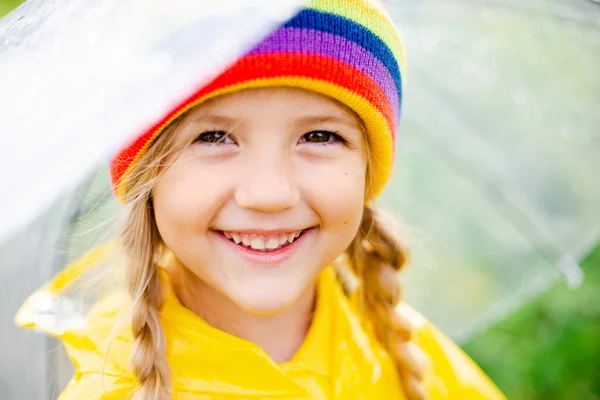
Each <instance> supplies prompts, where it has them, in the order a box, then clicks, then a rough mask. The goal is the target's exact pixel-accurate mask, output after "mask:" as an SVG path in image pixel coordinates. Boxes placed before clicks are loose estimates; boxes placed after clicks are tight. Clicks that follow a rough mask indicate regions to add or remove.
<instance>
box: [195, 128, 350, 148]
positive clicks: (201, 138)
mask: <svg viewBox="0 0 600 400" xmlns="http://www.w3.org/2000/svg"><path fill="white" fill-rule="evenodd" d="M316 133H321V134H325V135H330V139H331V140H328V141H326V142H309V141H308V140H305V139H306V137H307V136H308V135H311V134H316ZM217 135H222V136H221V137H219V138H217V139H216V140H215V139H213V140H205V139H208V138H209V137H212V138H214V137H215V136H217ZM227 139H230V140H233V139H232V138H231V137H230V135H229V134H228V133H227V132H225V131H208V132H203V133H201V134H200V135H198V137H197V138H196V139H195V140H194V142H193V143H198V142H201V143H203V144H205V145H208V146H220V145H225V144H229V143H224V141H225V140H227ZM298 143H313V144H316V145H318V146H330V145H333V144H335V143H341V144H344V145H345V144H347V143H348V142H347V141H346V140H345V139H344V138H343V137H341V136H340V135H339V134H337V133H336V132H330V131H325V130H317V131H310V132H307V133H305V134H304V135H302V137H301V138H300V141H299V142H298Z"/></svg>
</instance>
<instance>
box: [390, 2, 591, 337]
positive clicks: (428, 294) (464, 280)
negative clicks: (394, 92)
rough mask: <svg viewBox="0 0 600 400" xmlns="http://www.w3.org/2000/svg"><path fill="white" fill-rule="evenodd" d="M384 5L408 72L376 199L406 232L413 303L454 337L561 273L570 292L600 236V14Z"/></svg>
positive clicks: (484, 5)
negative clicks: (388, 172) (387, 176)
mask: <svg viewBox="0 0 600 400" xmlns="http://www.w3.org/2000/svg"><path fill="white" fill-rule="evenodd" d="M388 7H389V9H390V11H391V13H392V17H393V18H394V20H395V21H396V22H397V24H398V26H399V27H400V28H401V30H402V32H403V33H404V41H405V43H406V52H407V60H408V64H409V68H408V72H409V73H408V78H407V79H406V90H405V96H404V103H403V115H402V120H401V121H402V122H401V127H400V139H399V143H398V150H397V151H398V158H399V160H400V161H399V163H400V165H399V168H397V173H396V176H395V179H394V181H393V183H392V185H390V189H389V190H388V192H387V193H386V196H384V199H383V201H382V203H383V204H384V205H385V206H387V207H388V208H390V209H392V210H393V211H394V212H395V213H396V214H397V215H399V216H400V217H401V218H402V219H403V220H404V221H406V222H407V223H408V225H409V226H411V227H412V229H413V231H412V232H409V235H408V236H407V238H409V239H410V238H412V239H411V243H412V249H413V253H414V259H413V265H412V267H411V269H410V271H409V273H408V275H407V280H408V282H407V288H408V289H407V290H408V296H409V298H410V300H411V301H412V302H413V303H415V304H416V305H417V306H419V307H420V309H422V310H424V311H425V313H426V314H427V315H428V316H430V317H431V318H432V319H433V320H434V321H436V322H437V323H439V324H440V325H441V326H443V327H444V328H445V329H446V330H447V331H448V332H449V333H451V334H452V335H453V336H454V337H457V338H458V337H464V336H465V335H469V334H472V333H473V330H475V329H478V328H481V327H483V326H485V325H486V324H488V323H490V322H492V321H494V320H495V319H497V318H498V317H500V316H501V315H503V314H504V313H506V312H508V311H510V310H512V309H514V308H515V307H516V306H518V305H519V304H521V303H522V302H523V301H525V300H526V299H527V298H528V297H529V296H531V295H534V294H536V293H538V292H539V291H541V290H544V289H545V288H546V287H548V285H549V284H551V283H552V282H554V281H555V280H556V279H557V278H560V277H561V276H566V278H567V279H568V281H569V282H570V283H571V284H573V285H577V283H578V282H579V281H580V280H581V279H582V275H581V270H580V269H579V268H578V266H577V260H578V259H579V258H580V257H581V256H583V255H585V253H586V252H587V251H588V250H589V249H590V247H591V246H593V245H594V244H595V243H597V242H598V240H600V184H598V182H599V180H598V171H600V157H598V154H600V113H599V112H598V107H599V106H600V73H599V72H598V65H600V6H599V5H598V4H594V3H593V2H590V1H583V0H581V1H568V2H565V1H558V0H544V1H537V0H536V1H533V0H527V1H488V2H474V1H462V0H461V1H458V0H446V1H444V2H439V1H433V0H429V1H428V0H425V1H415V0H400V1H388ZM440 298H441V299H444V300H443V301H436V299H440Z"/></svg>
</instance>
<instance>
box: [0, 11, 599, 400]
mask: <svg viewBox="0 0 600 400" xmlns="http://www.w3.org/2000/svg"><path fill="white" fill-rule="evenodd" d="M163 1H164V0H163ZM154 2H155V3H156V6H157V7H159V8H156V9H157V10H161V8H160V7H161V5H162V6H165V4H166V2H164V3H163V2H161V0H154ZM192 3H193V5H192ZM261 3H263V4H261ZM297 3H301V2H295V1H292V0H289V1H286V2H268V5H269V6H268V7H266V6H265V4H267V1H266V0H265V1H262V2H261V1H247V0H244V1H241V0H240V1H222V2H219V4H212V3H210V6H211V7H209V8H208V11H207V9H206V7H205V8H204V9H203V10H202V12H198V10H199V9H200V8H201V7H197V2H189V3H188V2H186V1H182V2H181V3H179V2H168V4H169V7H173V5H174V4H177V5H179V4H181V7H182V8H181V9H179V12H180V14H178V13H177V12H175V11H173V10H169V13H173V18H171V19H167V20H168V21H171V22H169V23H166V22H165V25H164V26H162V25H161V26H160V29H158V30H155V29H149V26H153V25H152V24H153V23H155V22H156V21H161V20H162V19H161V18H159V16H161V14H160V13H157V15H145V16H143V18H142V17H141V16H139V15H137V13H136V9H135V7H136V6H135V4H136V3H135V2H133V3H122V2H121V3H118V2H111V1H100V0H85V1H81V0H79V1H71V0H62V1H61V2H47V3H45V2H42V1H31V0H30V1H29V2H28V3H26V5H24V6H22V7H21V8H20V9H19V10H17V11H16V12H15V13H13V14H11V15H10V16H9V17H8V19H5V20H2V21H0V87H2V88H3V90H2V91H1V92H0V110H2V113H3V114H2V119H3V122H4V123H3V127H2V128H1V129H2V130H3V132H10V134H8V135H7V134H3V135H1V136H0V156H1V157H0V160H2V161H1V162H2V163H3V164H2V166H3V167H4V168H3V171H5V172H3V173H2V174H0V183H1V184H2V185H3V188H5V193H16V195H15V196H10V197H9V196H3V197H2V198H1V199H0V201H1V203H0V213H1V214H0V218H1V220H2V221H3V225H2V226H0V228H1V230H0V241H2V239H3V238H8V237H9V236H11V235H13V234H14V232H16V231H18V230H21V236H19V237H20V239H19V240H20V241H21V242H20V243H24V242H27V241H28V240H29V241H30V243H31V246H35V243H40V242H44V240H42V239H44V238H48V240H49V241H50V242H51V243H52V244H53V245H52V246H47V247H44V248H42V247H31V246H30V247H27V246H17V245H15V242H14V241H15V240H16V239H15V237H14V236H13V238H12V239H11V241H5V242H4V243H5V244H4V245H3V246H2V248H1V249H0V258H1V259H2V263H1V265H0V272H3V273H4V274H5V275H4V276H5V277H7V280H5V281H10V282H14V283H15V284H14V285H12V284H11V286H12V289H13V290H14V292H13V293H18V295H17V297H19V298H20V299H22V297H23V296H24V291H25V290H27V291H30V290H31V287H35V286H33V284H32V283H31V282H29V284H28V285H27V288H25V289H23V286H19V285H18V282H19V279H20V278H19V277H22V276H24V274H25V272H24V271H29V272H27V274H28V276H31V277H32V279H33V280H37V283H42V282H43V281H45V280H47V278H48V277H49V274H50V271H52V272H56V271H57V270H58V269H60V268H62V267H63V266H64V265H65V264H66V263H68V261H70V260H72V259H73V258H74V257H75V256H77V255H81V254H82V253H84V252H85V251H87V250H89V249H90V248H91V247H92V246H93V245H96V244H97V243H98V242H99V241H102V239H103V238H106V237H110V236H112V232H113V231H112V230H111V228H113V227H115V226H116V225H117V224H116V221H115V218H114V216H115V215H117V214H119V210H120V209H121V207H120V205H119V204H118V203H117V202H116V201H115V200H114V198H113V197H111V195H110V189H109V184H108V177H107V174H106V165H105V162H106V159H107V158H108V156H109V155H110V154H111V153H112V151H114V149H115V147H116V146H117V144H118V143H120V142H121V141H122V140H123V139H124V138H126V137H127V135H128V134H130V133H131V132H136V131H139V129H138V128H140V127H144V126H145V125H146V124H148V123H149V122H150V121H151V120H152V118H153V117H154V116H155V115H156V114H157V113H160V112H161V110H164V109H165V108H167V106H168V105H169V104H172V102H173V101H176V100H177V99H180V98H182V97H185V95H187V94H189V90H188V89H189V88H190V87H193V86H194V85H199V84H201V82H203V81H205V80H206V79H208V78H210V76H213V75H214V74H215V73H217V72H218V71H219V70H220V68H223V66H225V65H227V63H228V62H229V61H231V60H232V59H233V58H234V57H235V56H236V55H237V54H239V53H240V52H241V51H243V50H244V49H245V48H247V47H248V46H250V45H251V43H253V42H255V41H256V40H258V38H260V37H261V36H262V35H264V34H265V33H266V32H268V30H269V28H272V27H273V26H274V25H276V24H277V23H278V22H279V21H281V20H283V19H285V18H286V17H287V16H289V15H291V13H293V10H294V8H295V7H296V6H298V4H297ZM387 3H388V4H387V5H388V8H389V9H390V11H391V14H392V17H393V19H394V20H395V21H396V22H397V24H398V26H399V28H400V30H401V32H403V36H404V41H405V44H406V51H407V59H408V64H409V69H408V77H407V79H406V81H405V82H406V89H405V96H404V103H403V109H402V114H403V115H402V122H401V128H400V134H399V140H398V149H397V152H398V153H397V154H398V165H397V169H396V173H395V176H394V178H393V181H392V184H391V185H390V187H389V189H388V190H387V191H386V192H385V193H384V196H383V197H382V198H381V200H380V202H379V204H380V205H382V206H384V207H385V208H387V209H389V210H391V211H392V213H394V214H396V215H397V216H398V217H400V219H401V220H402V221H404V223H405V225H406V227H410V228H404V229H403V232H404V237H405V239H406V241H407V242H408V244H409V245H410V247H411V249H412V251H413V261H412V265H411V267H410V269H409V270H408V272H407V274H406V275H405V280H406V287H407V296H408V300H409V302H411V303H412V304H413V305H414V306H415V307H416V308H418V309H419V310H420V311H422V312H423V313H424V314H425V315H426V316H427V317H429V318H430V319H431V320H433V322H435V323H436V324H438V325H439V326H440V327H441V328H442V329H444V330H445V331H446V332H447V333H449V334H450V335H451V336H452V337H454V338H456V339H459V340H460V339H462V338H465V337H467V336H469V335H471V334H472V333H473V332H475V331H476V330H477V329H481V328H482V327H484V326H486V324H489V323H490V322H492V321H494V320H496V319H497V318H499V317H500V316H501V315H503V314H504V313H506V312H508V311H509V310H511V309H514V307H516V306H518V305H519V304H520V303H522V302H523V301H525V299H527V298H528V297H530V296H532V295H534V294H536V293H538V292H539V291H541V290H544V289H545V288H546V287H547V286H548V285H550V284H551V283H552V282H554V281H556V279H559V278H560V277H565V276H566V277H567V278H568V280H569V282H570V283H571V284H573V285H577V283H578V282H580V280H581V279H582V275H581V274H582V273H581V270H580V269H579V267H578V266H577V260H578V259H579V258H580V257H581V256H582V255H583V254H584V253H585V252H586V251H587V250H588V249H589V248H590V246H592V245H593V244H595V243H596V242H597V241H598V240H599V239H600V228H599V227H600V185H598V184H597V181H598V179H597V176H596V171H598V170H600V159H599V158H598V157H597V154H599V151H600V131H599V129H598V127H599V126H600V114H599V113H598V112H597V107H598V105H600V80H599V74H598V73H597V68H596V67H595V66H597V65H600V7H598V6H597V5H595V4H593V3H592V2H589V1H587V2H586V1H583V0H580V1H570V2H564V1H559V0H540V1H533V0H527V1H519V2H516V1H488V2H474V1H466V2H465V1H459V0H446V1H444V2H439V1H434V0H418V1H417V0H400V1H388V2H387ZM59 4H60V5H64V7H66V8H65V9H64V10H63V9H62V8H56V7H58V5H59ZM144 4H145V6H146V3H144ZM208 4H209V2H206V5H208ZM230 6H231V7H230ZM254 6H256V7H254ZM61 7H62V6H61ZM165 7H166V6H165ZM186 7H187V8H186ZM213 7H214V8H213ZM228 7H229V8H228ZM246 7H248V8H246ZM175 8H176V9H178V8H177V7H175ZM145 9H146V7H145ZM165 10H166V9H165V8H163V9H162V11H165ZM162 11H161V12H162ZM250 12H251V13H253V14H249V13H250ZM142 14H143V13H142ZM246 15H252V16H253V18H243V17H244V16H246ZM130 21H131V22H132V25H131V27H130V28H128V26H129V25H128V24H127V23H126V22H130ZM173 21H175V22H173ZM177 21H179V22H177ZM171 23H172V24H174V25H170V24H171ZM56 24H62V25H61V26H63V25H64V28H63V29H60V30H59V29H57V25H56ZM174 26H175V27H174ZM52 27H54V28H52ZM186 27H187V28H186ZM184 28H185V29H184ZM155 35H156V36H155ZM190 36H191V37H193V38H198V37H201V38H203V40H193V41H191V42H190V41H189V40H186V38H188V39H189V37H190ZM157 37H162V38H167V39H163V40H159V41H157V39H156V38H157ZM242 38H243V39H242ZM71 42H72V43H71ZM157 43H159V44H157ZM191 48H193V49H194V51H187V50H188V49H191ZM224 49H225V50H227V51H226V52H225V54H223V51H224ZM92 50H93V51H92ZM229 50H231V51H229ZM207 54H212V55H214V57H208V56H207ZM108 55H112V56H114V59H111V58H110V57H108ZM42 72H44V73H42ZM4 88H8V89H7V90H5V89H4ZM82 98H85V99H86V101H85V102H82V101H81V99H82ZM67 110H68V111H67ZM66 149H70V151H69V152H68V156H66V154H67V153H66ZM23 154H31V158H30V159H26V158H25V157H23ZM99 165H100V166H99ZM9 167H10V168H9ZM60 196H62V197H60ZM67 201H70V203H67ZM51 204H54V205H52V206H50V205H51ZM66 204H69V205H68V207H67V206H66ZM65 207H66V208H68V210H65ZM43 210H46V211H43ZM79 215H86V218H84V219H82V220H81V221H79V222H78V223H73V224H71V221H73V220H74V219H75V217H77V216H79ZM57 218H58V219H59V220H60V221H59V222H58V221H57ZM34 220H35V221H36V222H35V224H34V225H31V226H30V228H29V229H28V230H24V231H23V229H24V227H25V226H27V224H28V223H30V222H31V221H34ZM5 221H7V222H8V223H6V224H5V223H4V222H5ZM99 223H100V228H95V227H96V226H97V225H98V224H99ZM64 227H68V228H66V229H65V228H64ZM107 232H108V233H107ZM36 235H37V236H36ZM106 235H108V236H106ZM32 237H38V238H40V241H38V242H35V241H31V240H30V239H31V238H32ZM65 238H66V239H65ZM41 252H46V254H48V255H53V254H55V253H58V254H61V255H62V257H58V258H55V257H51V258H50V257H48V259H51V260H52V263H53V264H52V266H49V267H44V268H43V269H41V266H40V264H39V260H41V259H44V257H43V256H42V255H41V254H40V253H41ZM5 260H6V262H5ZM36 271H43V273H42V274H39V273H37V274H36ZM19 287H21V288H22V289H21V291H20V292H17V291H18V290H20V289H18V288H19ZM34 300H35V301H34V302H31V303H30V304H31V306H32V308H31V309H30V311H32V313H30V314H29V315H28V316H27V317H28V318H30V319H32V320H36V321H37V322H40V323H42V324H45V327H46V329H48V330H61V329H64V327H65V326H68V325H69V324H79V323H81V321H82V319H81V318H83V317H84V316H85V309H81V308H78V307H76V306H74V305H76V304H79V303H81V293H78V292H77V293H76V292H72V291H69V290H64V291H63V292H62V297H61V298H60V299H57V298H54V299H48V298H43V297H39V296H38V297H36V298H35V299H34ZM11 304H12V303H11ZM0 311H2V313H4V311H3V310H0ZM14 311H15V308H11V309H10V310H8V312H7V314H8V313H14ZM0 322H1V323H4V321H0ZM15 338H16V334H15ZM0 354H9V353H4V352H2V351H0ZM15 359H16V356H15V357H13V359H9V360H7V362H6V363H5V362H2V363H0V364H1V365H10V363H9V361H14V360H15ZM22 397H23V396H22ZM29 397H32V396H29ZM33 397H35V398H38V397H36V396H33ZM23 398H28V396H25V397H23Z"/></svg>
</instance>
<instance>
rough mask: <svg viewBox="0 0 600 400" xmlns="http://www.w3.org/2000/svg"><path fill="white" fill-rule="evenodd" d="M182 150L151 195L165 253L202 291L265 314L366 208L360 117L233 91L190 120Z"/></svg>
mask: <svg viewBox="0 0 600 400" xmlns="http://www.w3.org/2000/svg"><path fill="white" fill-rule="evenodd" d="M186 118H187V121H189V124H185V126H187V127H186V128H184V129H180V130H179V132H177V133H176V134H177V135H180V136H181V138H177V140H180V139H181V141H189V140H192V141H193V142H192V144H191V145H189V146H187V147H185V148H184V149H183V151H182V152H181V153H180V154H178V156H177V158H175V159H173V160H172V161H171V163H170V165H169V167H168V168H167V169H166V170H165V171H164V173H163V174H162V175H161V177H160V178H159V180H158V182H157V185H156V187H155V189H154V191H153V201H154V211H155V216H156V222H157V225H158V228H159V231H160V234H161V236H162V239H163V240H164V242H165V244H166V245H167V246H168V247H169V249H170V250H171V251H172V252H173V253H174V255H175V256H176V257H177V259H178V260H179V261H180V262H181V263H182V264H183V265H184V266H185V267H187V268H188V269H189V270H190V271H191V272H192V273H194V274H195V275H196V276H197V277H198V278H199V280H200V281H201V282H203V284H206V288H208V289H207V290H212V291H214V293H216V294H218V295H220V296H225V297H226V298H228V299H229V300H231V301H232V302H233V303H235V304H236V305H237V306H239V307H241V308H242V309H244V310H246V311H248V312H251V313H253V314H271V313H275V312H277V311H280V310H282V309H283V308H285V307H287V306H289V305H291V304H292V303H294V301H295V300H297V299H299V298H300V297H301V296H302V294H303V293H307V291H309V290H311V288H312V283H313V282H314V280H315V278H316V276H317V275H318V274H319V272H321V271H322V270H323V269H324V268H325V267H326V266H327V265H329V264H330V263H331V262H332V261H333V260H334V259H335V258H336V257H337V256H338V255H339V254H341V253H342V252H343V251H344V250H345V249H346V247H348V245H349V244H350V242H351V241H352V239H353V238H354V236H355V234H356V233H357V230H358V227H359V224H360V220H361V217H362V210H363V206H364V201H365V198H364V195H365V182H366V171H367V154H366V143H365V139H364V137H363V132H362V130H361V128H360V124H359V121H358V120H357V117H356V116H355V115H354V114H353V113H352V112H351V111H350V110H348V109H347V108H346V107H344V106H342V105H340V104H338V103H337V102H335V101H334V100H331V99H329V98H327V97H324V96H321V95H319V94H316V93H312V92H308V91H304V90H301V89H292V88H268V89H255V90H246V91H241V92H236V93H233V94H229V95H224V96H221V97H218V98H215V99H213V100H211V101H208V102H206V103H204V104H202V105H201V106H199V107H197V108H196V109H194V110H193V111H191V112H190V115H188V116H187V117H186Z"/></svg>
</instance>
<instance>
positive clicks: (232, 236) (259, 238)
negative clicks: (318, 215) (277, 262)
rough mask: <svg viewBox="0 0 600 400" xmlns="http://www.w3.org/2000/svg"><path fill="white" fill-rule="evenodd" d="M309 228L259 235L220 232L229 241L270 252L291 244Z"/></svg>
mask: <svg viewBox="0 0 600 400" xmlns="http://www.w3.org/2000/svg"><path fill="white" fill-rule="evenodd" d="M309 229H311V228H309ZM309 229H303V230H300V231H294V232H285V233H279V234H276V235H257V234H248V233H243V232H231V231H219V232H220V233H221V234H222V235H223V236H225V238H227V239H228V240H229V241H231V242H233V243H235V244H236V245H238V246H240V247H243V248H246V249H249V250H250V249H251V250H256V251H261V252H265V253H268V252H272V251H276V250H279V249H283V248H284V247H287V246H289V245H291V244H292V243H294V242H295V241H296V240H297V239H298V238H300V237H301V236H302V235H303V234H304V233H305V232H306V231H308V230H309Z"/></svg>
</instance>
